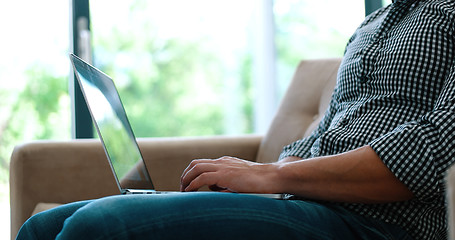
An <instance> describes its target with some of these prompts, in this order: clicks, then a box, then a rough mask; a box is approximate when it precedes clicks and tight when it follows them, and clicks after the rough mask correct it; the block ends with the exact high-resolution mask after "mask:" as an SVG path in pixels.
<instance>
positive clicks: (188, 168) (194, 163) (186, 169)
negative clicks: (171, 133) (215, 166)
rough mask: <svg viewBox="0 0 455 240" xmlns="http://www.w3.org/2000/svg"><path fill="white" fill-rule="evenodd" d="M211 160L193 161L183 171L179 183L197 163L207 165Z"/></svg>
mask: <svg viewBox="0 0 455 240" xmlns="http://www.w3.org/2000/svg"><path fill="white" fill-rule="evenodd" d="M212 161H213V160H212V159H195V160H193V161H191V162H190V164H188V166H187V167H186V168H185V170H183V172H182V175H181V176H180V182H182V179H183V177H184V176H185V175H186V174H187V173H188V171H190V170H191V169H192V168H193V167H194V166H195V165H197V164H199V163H209V162H212Z"/></svg>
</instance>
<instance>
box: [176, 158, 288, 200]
mask: <svg viewBox="0 0 455 240" xmlns="http://www.w3.org/2000/svg"><path fill="white" fill-rule="evenodd" d="M277 168H278V165H277V164H262V163H255V162H250V161H246V160H242V159H238V158H234V157H222V158H218V159H197V160H193V161H192V162H191V163H190V165H189V166H188V167H187V168H186V169H185V171H183V174H182V177H181V186H180V190H181V191H185V192H188V191H197V190H198V189H199V188H201V187H203V186H208V187H209V188H210V189H211V190H213V191H223V192H238V193H241V192H249V193H276V192H277V191H278V189H279V188H278V187H277V184H276V183H277V171H276V170H277Z"/></svg>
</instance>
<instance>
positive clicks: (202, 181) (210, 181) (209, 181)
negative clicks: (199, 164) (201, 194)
mask: <svg viewBox="0 0 455 240" xmlns="http://www.w3.org/2000/svg"><path fill="white" fill-rule="evenodd" d="M218 177H219V175H218V174H216V173H214V172H205V173H202V174H200V175H199V176H197V177H196V178H195V179H193V181H191V182H190V183H189V184H188V186H187V187H185V189H184V191H185V192H193V191H197V190H199V189H200V188H201V187H203V186H214V185H216V186H218V188H220V189H226V188H224V187H222V186H219V185H218Z"/></svg>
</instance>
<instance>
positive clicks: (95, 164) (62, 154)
mask: <svg viewBox="0 0 455 240" xmlns="http://www.w3.org/2000/svg"><path fill="white" fill-rule="evenodd" d="M340 61H341V60H340V59H320V60H304V61H301V62H300V64H299V65H298V67H297V68H296V71H295V74H294V76H293V79H292V81H291V82H290V85H289V88H288V90H287V92H286V94H285V95H284V97H283V99H282V101H281V104H280V106H279V108H278V111H277V113H276V115H275V117H274V119H273V121H272V123H271V126H270V128H269V130H268V132H267V133H266V134H265V135H264V136H257V135H244V136H214V137H174V138H140V139H138V144H139V147H140V149H141V151H142V153H143V157H144V160H145V162H146V165H147V167H148V170H149V171H150V175H151V176H152V178H153V179H152V180H153V182H154V185H155V187H156V189H158V190H178V189H179V178H180V174H181V173H182V171H183V170H184V169H185V167H186V166H187V165H188V164H189V162H190V161H191V160H193V159H197V158H218V157H221V156H226V155H228V156H235V157H239V158H243V159H247V160H251V161H257V162H273V161H276V159H277V158H278V156H279V154H280V152H281V149H282V148H283V147H284V146H285V145H287V144H289V143H291V142H293V141H295V140H297V139H300V138H302V137H304V136H306V135H307V134H309V133H310V132H311V131H312V130H313V129H314V128H315V127H316V126H317V124H318V122H319V121H320V119H321V117H322V116H323V114H324V112H325V110H326V108H327V106H328V104H329V101H330V97H331V95H332V91H333V88H334V86H335V82H336V75H337V71H338V67H339V64H340ZM115 194H119V189H118V187H117V185H116V183H115V180H114V176H113V174H112V172H111V169H110V167H109V165H108V161H107V160H106V156H105V154H104V150H103V148H102V145H101V143H100V142H99V140H97V139H90V140H70V141H34V142H29V143H24V144H22V145H19V146H17V147H16V148H15V149H14V151H13V153H12V156H11V164H10V202H11V238H12V239H14V238H15V236H16V235H17V232H18V230H19V228H20V227H21V225H22V224H23V223H24V222H25V221H26V220H27V219H28V218H29V217H30V216H32V215H33V214H34V213H36V212H39V211H41V210H45V209H48V208H50V207H54V206H57V205H59V204H64V203H69V202H74V201H79V200H86V199H95V198H100V197H104V196H109V195H115Z"/></svg>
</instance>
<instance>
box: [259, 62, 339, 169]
mask: <svg viewBox="0 0 455 240" xmlns="http://www.w3.org/2000/svg"><path fill="white" fill-rule="evenodd" d="M340 62H341V59H338V58H337V59H324V60H308V61H305V60H304V61H302V62H301V63H300V65H299V66H298V68H297V70H296V72H295V74H294V77H293V79H292V82H291V83H290V85H289V87H288V90H287V92H286V94H285V97H284V98H283V100H282V102H281V105H280V107H279V109H278V112H277V114H276V115H275V118H274V120H273V122H272V124H271V126H270V128H269V131H268V132H267V134H266V136H265V138H264V139H263V141H262V143H261V146H260V148H259V152H258V157H257V160H256V161H258V162H275V161H276V160H277V159H278V156H279V154H280V153H281V150H282V149H283V147H284V146H286V145H288V144H290V143H292V142H294V141H296V140H298V139H301V138H302V137H304V136H306V135H308V134H309V133H311V131H312V130H313V129H314V128H315V127H316V126H317V124H318V123H319V121H320V119H321V118H322V116H323V114H324V112H325V110H326V109H327V106H328V104H329V102H330V98H331V96H332V92H333V89H334V86H335V83H336V76H337V72H338V67H339V65H340Z"/></svg>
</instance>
